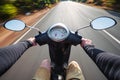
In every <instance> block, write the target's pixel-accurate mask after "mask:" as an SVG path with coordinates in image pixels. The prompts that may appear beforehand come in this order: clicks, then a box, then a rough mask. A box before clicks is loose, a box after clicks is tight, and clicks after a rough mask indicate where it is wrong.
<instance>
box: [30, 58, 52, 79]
mask: <svg viewBox="0 0 120 80" xmlns="http://www.w3.org/2000/svg"><path fill="white" fill-rule="evenodd" d="M32 80H50V62H49V60H48V59H45V60H43V61H42V63H41V65H40V67H39V68H38V70H37V72H36V73H35V76H34V77H33V79H32Z"/></svg>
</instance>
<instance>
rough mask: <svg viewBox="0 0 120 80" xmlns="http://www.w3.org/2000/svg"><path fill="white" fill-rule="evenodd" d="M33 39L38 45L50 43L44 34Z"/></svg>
mask: <svg viewBox="0 0 120 80" xmlns="http://www.w3.org/2000/svg"><path fill="white" fill-rule="evenodd" d="M35 38H36V42H37V43H38V44H39V45H44V44H47V43H48V42H49V41H50V39H49V37H48V35H47V33H46V32H45V33H42V34H39V35H37V36H35Z"/></svg>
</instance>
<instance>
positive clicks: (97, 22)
mask: <svg viewBox="0 0 120 80" xmlns="http://www.w3.org/2000/svg"><path fill="white" fill-rule="evenodd" d="M116 24H117V22H116V20H115V19H113V18H111V17H106V16H102V17H99V18H96V19H94V20H93V21H91V23H90V26H91V27H92V28H93V29H96V30H103V29H107V28H110V27H113V26H115V25H116Z"/></svg>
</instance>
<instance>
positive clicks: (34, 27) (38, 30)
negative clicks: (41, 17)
mask: <svg viewBox="0 0 120 80" xmlns="http://www.w3.org/2000/svg"><path fill="white" fill-rule="evenodd" d="M27 27H28V28H30V29H34V30H37V31H38V32H39V34H41V32H40V29H39V28H35V27H31V26H27Z"/></svg>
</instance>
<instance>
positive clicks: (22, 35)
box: [13, 8, 54, 44]
mask: <svg viewBox="0 0 120 80" xmlns="http://www.w3.org/2000/svg"><path fill="white" fill-rule="evenodd" d="M53 9H54V8H52V9H51V10H50V11H49V12H48V13H47V14H46V15H45V16H43V17H42V18H41V19H40V20H39V21H37V22H36V23H35V24H34V25H33V26H32V27H35V26H36V25H37V24H38V23H39V22H40V21H42V20H43V19H44V18H45V17H46V16H47V15H48V14H49V13H50V12H51V11H52V10H53ZM31 30H32V29H29V30H28V31H27V32H26V33H24V34H23V35H22V36H21V37H20V38H19V39H18V40H16V41H15V42H14V43H13V44H16V43H18V42H19V41H20V40H21V39H22V38H23V37H24V36H25V35H27V34H28V33H29V32H30V31H31Z"/></svg>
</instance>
